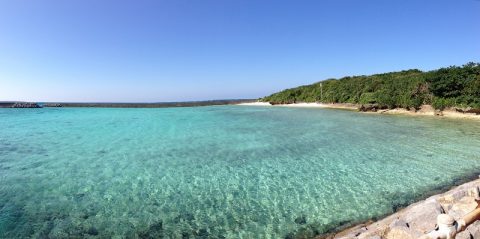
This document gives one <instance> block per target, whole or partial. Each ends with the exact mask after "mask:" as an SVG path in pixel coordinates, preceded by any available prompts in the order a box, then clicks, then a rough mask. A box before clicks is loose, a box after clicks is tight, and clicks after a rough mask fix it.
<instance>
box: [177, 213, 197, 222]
mask: <svg viewBox="0 0 480 239" xmlns="http://www.w3.org/2000/svg"><path fill="white" fill-rule="evenodd" d="M194 220H195V216H194V215H193V214H191V213H188V212H187V213H182V214H180V215H178V216H176V217H175V219H173V222H175V223H180V222H182V221H184V222H191V221H194Z"/></svg>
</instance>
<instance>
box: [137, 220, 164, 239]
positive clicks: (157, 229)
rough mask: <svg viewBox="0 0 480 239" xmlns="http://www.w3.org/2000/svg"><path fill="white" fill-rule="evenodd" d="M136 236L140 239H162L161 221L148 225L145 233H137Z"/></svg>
mask: <svg viewBox="0 0 480 239" xmlns="http://www.w3.org/2000/svg"><path fill="white" fill-rule="evenodd" d="M138 236H139V237H140V238H142V239H155V238H163V221H159V222H156V223H154V224H152V225H150V227H149V228H148V230H147V231H145V232H141V233H139V235H138Z"/></svg>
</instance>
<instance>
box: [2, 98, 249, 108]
mask: <svg viewBox="0 0 480 239" xmlns="http://www.w3.org/2000/svg"><path fill="white" fill-rule="evenodd" d="M254 101H255V100H253V99H227V100H206V101H185V102H158V103H115V102H113V103H91V102H90V103H89V102H87V103H82V102H49V103H36V102H19V101H0V108H42V107H104V108H166V107H193V106H208V105H229V104H240V103H248V102H254Z"/></svg>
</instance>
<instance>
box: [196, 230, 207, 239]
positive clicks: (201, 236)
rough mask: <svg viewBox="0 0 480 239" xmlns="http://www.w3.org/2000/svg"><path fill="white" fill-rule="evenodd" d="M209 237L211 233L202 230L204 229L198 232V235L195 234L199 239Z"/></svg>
mask: <svg viewBox="0 0 480 239" xmlns="http://www.w3.org/2000/svg"><path fill="white" fill-rule="evenodd" d="M209 235H210V233H208V231H207V229H205V228H202V229H200V230H198V232H197V233H195V238H199V239H204V238H209V237H208V236H209Z"/></svg>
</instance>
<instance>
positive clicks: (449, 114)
mask: <svg viewBox="0 0 480 239" xmlns="http://www.w3.org/2000/svg"><path fill="white" fill-rule="evenodd" d="M237 105H244V106H275V107H296V108H331V109H349V110H358V108H359V105H356V104H348V103H330V104H329V103H294V104H278V105H272V104H270V103H269V102H250V103H240V104H237ZM362 113H367V114H393V115H395V114H397V115H411V116H431V117H438V118H452V119H473V120H480V115H476V114H469V113H462V112H458V111H456V110H455V109H445V110H444V111H441V112H440V111H435V110H434V109H433V108H432V106H430V105H423V106H422V107H421V108H420V110H417V111H413V110H407V109H403V108H397V109H385V110H378V111H376V112H373V111H370V112H362Z"/></svg>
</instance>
